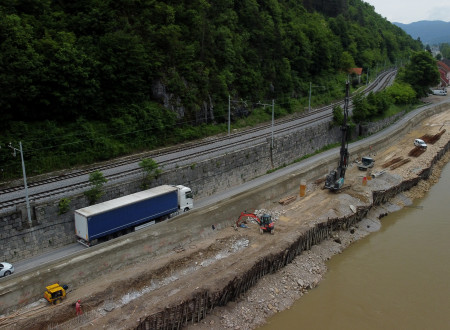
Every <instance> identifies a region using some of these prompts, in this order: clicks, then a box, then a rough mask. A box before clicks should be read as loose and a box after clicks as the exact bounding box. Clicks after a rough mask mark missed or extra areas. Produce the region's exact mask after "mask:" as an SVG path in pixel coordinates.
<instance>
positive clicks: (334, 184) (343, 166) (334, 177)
mask: <svg viewBox="0 0 450 330" xmlns="http://www.w3.org/2000/svg"><path fill="white" fill-rule="evenodd" d="M349 90H350V83H349V82H348V81H347V83H346V85H345V101H344V120H343V122H342V126H341V132H342V136H341V149H340V159H339V164H338V167H337V168H336V169H335V170H332V171H331V172H330V173H329V174H328V175H327V178H326V180H325V188H327V189H329V190H331V191H337V190H339V189H341V188H342V186H343V185H344V179H345V171H346V170H347V166H348V160H349V157H350V155H349V152H348V138H347V132H348V124H347V120H348V103H349V99H350V97H349V94H350V93H349Z"/></svg>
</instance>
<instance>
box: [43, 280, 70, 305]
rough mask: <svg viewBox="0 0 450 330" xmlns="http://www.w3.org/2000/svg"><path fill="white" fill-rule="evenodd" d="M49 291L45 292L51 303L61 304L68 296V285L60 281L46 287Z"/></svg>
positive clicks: (45, 296)
mask: <svg viewBox="0 0 450 330" xmlns="http://www.w3.org/2000/svg"><path fill="white" fill-rule="evenodd" d="M45 289H46V290H47V291H45V292H44V298H45V299H47V301H48V302H49V303H50V304H53V305H56V304H59V303H60V302H61V301H62V300H63V299H65V298H66V290H67V289H68V286H67V285H62V286H61V285H59V284H58V283H55V284H52V285H49V286H47V287H46V288H45Z"/></svg>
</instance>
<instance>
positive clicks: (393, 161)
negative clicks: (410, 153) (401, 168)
mask: <svg viewBox="0 0 450 330" xmlns="http://www.w3.org/2000/svg"><path fill="white" fill-rule="evenodd" d="M401 160H403V157H397V158H394V159H391V160H390V161H388V162H386V163H384V164H383V165H381V167H382V168H386V167H389V166H391V165H393V164H395V163H398V162H399V161H401Z"/></svg>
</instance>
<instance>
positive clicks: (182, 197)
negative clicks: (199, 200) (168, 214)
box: [176, 185, 194, 212]
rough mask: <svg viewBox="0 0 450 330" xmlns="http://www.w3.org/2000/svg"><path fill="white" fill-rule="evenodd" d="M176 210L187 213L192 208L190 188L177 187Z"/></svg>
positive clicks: (192, 198)
mask: <svg viewBox="0 0 450 330" xmlns="http://www.w3.org/2000/svg"><path fill="white" fill-rule="evenodd" d="M176 187H177V188H178V209H179V210H180V211H183V212H187V211H189V210H191V209H193V208H194V196H193V194H192V190H191V188H188V187H185V186H182V185H178V186H176Z"/></svg>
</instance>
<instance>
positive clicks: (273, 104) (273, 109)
mask: <svg viewBox="0 0 450 330" xmlns="http://www.w3.org/2000/svg"><path fill="white" fill-rule="evenodd" d="M274 117H275V100H274V99H272V150H273V126H274Z"/></svg>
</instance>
